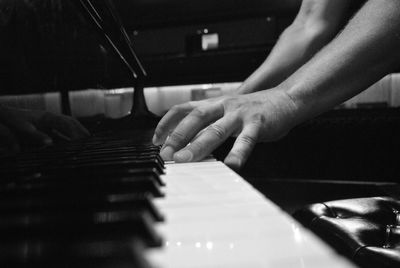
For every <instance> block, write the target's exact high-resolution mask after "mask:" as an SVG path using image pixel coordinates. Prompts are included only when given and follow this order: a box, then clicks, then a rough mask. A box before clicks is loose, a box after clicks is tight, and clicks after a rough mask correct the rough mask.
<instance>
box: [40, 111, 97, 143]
mask: <svg viewBox="0 0 400 268" xmlns="http://www.w3.org/2000/svg"><path fill="white" fill-rule="evenodd" d="M37 125H38V127H39V128H40V129H41V130H43V131H46V132H47V133H49V135H52V136H54V137H55V138H58V139H61V140H64V141H69V140H75V139H80V138H85V137H88V136H90V133H89V131H88V130H87V129H86V128H85V127H84V126H82V125H81V123H79V121H77V120H76V119H74V118H72V117H69V116H64V115H56V114H52V113H45V114H44V115H43V116H42V117H41V118H40V119H39V120H38V122H37Z"/></svg>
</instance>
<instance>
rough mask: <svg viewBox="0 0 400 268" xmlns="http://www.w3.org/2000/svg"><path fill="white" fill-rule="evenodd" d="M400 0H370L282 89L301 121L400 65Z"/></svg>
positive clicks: (324, 109)
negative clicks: (292, 103)
mask: <svg viewBox="0 0 400 268" xmlns="http://www.w3.org/2000/svg"><path fill="white" fill-rule="evenodd" d="M399 48H400V1H398V0H369V1H368V2H367V3H366V4H365V5H364V7H363V8H362V9H361V10H360V11H359V12H358V13H357V14H356V16H355V17H354V18H353V19H352V20H351V21H350V22H349V23H348V25H347V26H346V27H345V29H344V30H343V32H342V33H341V34H339V35H338V36H337V37H336V38H335V39H334V40H333V41H332V42H331V43H330V44H329V45H327V46H326V47H325V48H324V49H322V50H321V51H320V52H319V53H318V54H317V55H315V56H314V57H313V59H312V60H310V61H309V62H308V63H307V64H305V65H304V66H303V67H301V68H300V69H299V70H298V71H297V72H295V73H294V74H293V75H292V76H291V77H289V78H288V79H287V80H286V81H285V82H283V83H282V84H281V85H279V88H281V89H283V90H285V91H286V92H287V93H288V95H289V96H290V97H291V98H292V99H293V101H294V103H295V106H296V107H297V113H296V117H297V119H296V120H297V121H298V122H301V121H304V120H306V119H308V118H311V117H313V116H315V115H317V114H319V113H321V112H323V111H326V110H328V109H330V108H332V107H333V106H335V105H338V104H340V103H341V102H343V101H344V100H346V99H348V98H350V97H352V96H354V95H356V94H358V93H359V92H361V91H362V90H364V89H366V88H367V87H368V86H369V85H371V84H372V83H374V82H376V81H378V80H379V79H380V78H381V77H383V76H384V75H386V74H388V73H390V72H392V71H394V69H395V67H396V66H398V65H399V64H400V49H399Z"/></svg>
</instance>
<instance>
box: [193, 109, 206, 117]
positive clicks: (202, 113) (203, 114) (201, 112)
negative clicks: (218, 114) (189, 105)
mask: <svg viewBox="0 0 400 268" xmlns="http://www.w3.org/2000/svg"><path fill="white" fill-rule="evenodd" d="M191 115H192V116H194V117H197V118H200V119H201V118H205V117H206V116H207V111H206V110H204V109H202V108H200V107H196V108H195V109H193V111H192V112H191Z"/></svg>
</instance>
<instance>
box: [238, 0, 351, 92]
mask: <svg viewBox="0 0 400 268" xmlns="http://www.w3.org/2000/svg"><path fill="white" fill-rule="evenodd" d="M348 4H349V1H347V0H304V1H303V3H302V6H301V8H300V11H299V14H298V15H297V17H296V19H295V20H294V22H293V23H292V24H291V25H290V26H289V27H288V28H287V29H286V30H285V31H284V32H283V33H282V35H281V36H280V38H279V40H278V41H277V43H276V45H275V46H274V48H273V49H272V51H271V53H270V54H269V56H268V57H267V59H266V60H265V61H264V63H263V64H262V65H261V66H260V67H259V68H258V69H257V70H256V71H255V72H254V73H253V74H252V75H251V76H250V77H249V78H248V79H246V81H244V82H243V84H242V85H241V86H240V88H239V89H238V92H239V93H240V94H245V93H250V92H255V91H259V90H264V89H268V88H272V87H275V86H277V85H278V84H280V83H281V82H282V81H284V80H285V79H286V78H287V77H289V76H290V75H291V74H292V73H293V72H295V71H296V70H297V69H298V68H299V67H301V66H302V65H303V64H304V63H305V62H307V61H308V60H309V59H310V58H311V57H312V56H313V55H314V54H315V53H316V52H318V51H319V50H320V49H321V48H322V47H323V46H325V45H326V44H327V43H328V42H329V41H331V39H332V38H333V37H334V36H335V35H336V34H337V32H338V29H339V25H340V23H341V21H342V19H343V14H344V13H345V10H346V9H347V7H348Z"/></svg>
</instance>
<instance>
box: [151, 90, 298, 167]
mask: <svg viewBox="0 0 400 268" xmlns="http://www.w3.org/2000/svg"><path fill="white" fill-rule="evenodd" d="M295 111H296V107H295V104H294V102H293V101H292V99H291V98H290V97H289V96H288V95H287V94H286V93H285V92H284V91H283V90H278V89H272V90H267V91H261V92H257V93H252V94H247V95H238V96H223V97H219V98H214V99H209V100H203V101H197V102H188V103H185V104H181V105H176V106H174V107H173V108H172V109H171V110H170V111H169V112H168V113H167V114H166V115H165V116H164V118H162V119H161V121H160V122H159V124H158V126H157V128H156V131H155V134H154V137H153V143H154V144H157V145H161V144H163V143H164V146H163V148H162V150H161V156H162V157H163V158H164V159H166V160H171V159H173V160H175V161H176V162H190V161H198V160H201V159H202V158H204V157H206V156H208V155H209V154H210V153H211V152H212V151H213V150H214V149H216V148H217V147H218V146H219V145H221V144H222V143H223V142H224V141H225V140H226V139H227V138H228V137H230V136H236V137H237V138H236V141H235V143H234V145H233V147H232V150H231V151H230V153H229V154H228V155H227V157H226V158H225V164H227V165H228V166H230V167H232V168H234V169H239V168H240V167H241V166H242V165H243V164H244V163H245V162H246V160H247V158H248V157H249V155H250V153H251V151H252V149H253V147H254V145H255V144H256V143H257V142H259V141H273V140H277V139H279V138H281V137H282V136H284V135H286V134H287V132H288V131H289V130H290V129H291V128H292V127H293V126H294V125H295Z"/></svg>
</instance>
